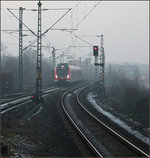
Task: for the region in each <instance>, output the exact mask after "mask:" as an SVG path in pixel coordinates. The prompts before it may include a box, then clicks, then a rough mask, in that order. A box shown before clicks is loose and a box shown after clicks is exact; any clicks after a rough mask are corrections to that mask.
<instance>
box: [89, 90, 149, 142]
mask: <svg viewBox="0 0 150 158" xmlns="http://www.w3.org/2000/svg"><path fill="white" fill-rule="evenodd" d="M94 97H95V95H94V94H93V93H91V92H89V93H88V95H87V100H88V101H89V102H90V103H91V104H92V105H93V107H94V108H95V109H96V110H97V111H98V112H100V113H102V114H103V115H105V116H106V117H108V118H109V119H110V120H112V121H113V122H114V123H116V124H117V125H119V126H120V127H122V128H124V129H125V130H127V131H128V132H130V133H131V134H133V135H134V136H135V137H137V138H138V139H140V140H141V141H143V142H144V143H146V144H148V145H150V140H149V138H148V137H146V136H144V135H143V134H141V133H140V132H139V131H136V130H133V129H132V128H131V127H130V126H128V125H127V124H126V123H125V122H124V121H122V120H120V119H119V118H118V117H116V116H114V115H112V114H111V113H109V112H107V111H105V110H103V109H102V108H101V107H100V106H99V105H98V104H97V103H96V100H95V99H94Z"/></svg>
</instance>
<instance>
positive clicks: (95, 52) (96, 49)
mask: <svg viewBox="0 0 150 158" xmlns="http://www.w3.org/2000/svg"><path fill="white" fill-rule="evenodd" d="M93 55H94V56H98V46H93Z"/></svg>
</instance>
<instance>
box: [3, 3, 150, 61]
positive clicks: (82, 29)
mask: <svg viewBox="0 0 150 158" xmlns="http://www.w3.org/2000/svg"><path fill="white" fill-rule="evenodd" d="M96 3H97V1H96V2H93V1H70V2H68V1H65V2H63V1H42V8H68V7H69V8H73V7H75V6H76V5H78V7H76V8H75V9H74V10H73V11H70V13H68V15H67V16H65V18H63V19H62V20H61V21H60V22H59V23H58V24H57V25H56V26H55V27H54V28H71V27H72V26H75V25H76V24H77V23H78V22H79V21H80V20H81V19H82V18H83V17H84V15H86V14H87V13H88V11H89V10H90V9H92V7H93V6H94V4H96ZM1 7H2V8H19V7H25V8H37V1H32V2H29V1H19V2H18V1H2V2H1ZM13 13H15V14H16V15H17V16H18V11H13ZM63 13H65V11H44V12H43V13H42V15H43V16H42V17H43V18H42V31H45V30H46V29H47V28H48V27H49V26H51V25H52V24H53V23H54V22H55V21H56V20H57V19H58V18H59V17H60V16H61V15H63ZM71 13H72V17H73V18H72V20H71ZM1 16H2V18H1V21H2V26H1V29H17V28H18V21H17V20H16V19H15V18H14V17H13V16H12V15H11V14H10V13H9V12H8V11H6V10H5V9H2V15H1ZM23 19H24V22H25V24H26V25H28V26H29V27H30V28H31V29H33V30H34V31H35V32H37V12H29V11H24V13H23ZM71 21H72V22H71ZM73 34H74V35H100V34H103V35H104V48H105V53H106V62H138V63H149V2H148V1H120V2H119V1H102V2H101V3H100V4H99V5H98V6H97V7H96V8H95V10H94V11H93V12H92V13H91V14H90V15H89V16H88V17H87V18H86V19H85V20H84V21H83V22H82V23H81V24H80V25H79V27H78V30H77V31H75V32H74V33H73ZM14 35H15V36H18V34H14ZM34 39H35V37H34V36H29V37H24V40H25V41H27V43H26V42H25V41H24V46H26V45H28V42H29V40H31V41H32V40H34ZM73 39H74V43H75V45H86V44H85V43H83V42H82V41H80V40H78V39H76V38H74V37H73ZM83 39H84V40H86V41H88V42H89V43H91V44H92V45H100V39H99V38H83ZM2 42H4V44H6V45H7V46H8V50H7V52H8V53H9V54H12V55H14V54H15V55H18V39H17V38H14V37H12V36H10V35H8V34H6V33H3V32H2ZM48 42H50V43H51V45H53V46H55V47H56V48H67V47H68V46H70V45H73V41H72V38H71V35H70V33H68V32H62V31H49V32H48V33H47V34H46V38H43V45H46V43H48ZM8 43H11V44H10V45H8ZM12 43H13V44H15V45H16V46H15V45H12ZM43 53H45V56H46V53H48V51H46V50H44V49H43ZM72 54H74V55H76V56H78V57H79V56H90V55H91V56H92V52H91V50H90V49H89V48H87V49H83V48H82V49H81V48H78V51H77V50H75V49H72ZM47 56H48V54H47Z"/></svg>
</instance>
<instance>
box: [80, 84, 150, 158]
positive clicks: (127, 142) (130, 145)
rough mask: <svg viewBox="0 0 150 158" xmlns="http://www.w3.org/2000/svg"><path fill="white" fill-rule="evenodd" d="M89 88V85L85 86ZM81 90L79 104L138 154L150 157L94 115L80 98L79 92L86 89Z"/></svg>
mask: <svg viewBox="0 0 150 158" xmlns="http://www.w3.org/2000/svg"><path fill="white" fill-rule="evenodd" d="M85 88H87V87H85ZM85 88H84V89H85ZM84 89H82V90H80V91H78V93H77V102H78V104H79V105H80V106H81V107H82V108H83V109H84V110H85V111H86V112H87V113H88V114H89V115H90V116H91V117H92V118H94V119H95V120H96V121H98V123H100V124H101V125H102V126H103V127H105V129H107V130H108V131H110V132H111V133H112V134H114V135H115V136H116V137H118V138H119V139H120V140H121V141H122V142H123V143H126V144H127V145H128V146H129V147H130V148H132V149H133V150H135V151H136V152H137V153H138V154H140V155H141V156H145V157H149V155H148V154H147V153H145V152H144V151H142V150H141V149H139V148H138V147H137V146H135V145H134V144H132V143H131V142H130V141H128V140H127V139H125V138H124V137H122V136H121V135H120V134H118V133H117V132H115V131H114V130H113V129H111V128H110V127H108V126H107V125H106V124H105V123H103V122H102V121H100V120H99V119H98V118H97V117H96V116H94V115H93V114H92V113H91V112H90V111H88V110H87V109H86V108H85V107H84V106H83V104H82V103H81V102H80V100H79V94H80V93H81V92H82V91H83V90H84Z"/></svg>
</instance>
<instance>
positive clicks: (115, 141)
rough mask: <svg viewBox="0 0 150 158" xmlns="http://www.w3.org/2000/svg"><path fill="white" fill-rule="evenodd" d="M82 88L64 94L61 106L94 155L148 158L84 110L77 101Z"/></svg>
mask: <svg viewBox="0 0 150 158" xmlns="http://www.w3.org/2000/svg"><path fill="white" fill-rule="evenodd" d="M84 88H85V87H83V88H76V89H71V90H68V91H67V92H65V93H64V95H63V96H62V98H61V104H62V107H63V110H64V112H65V114H66V115H67V117H68V118H69V120H70V122H71V123H72V125H73V127H74V128H75V129H76V130H77V132H78V133H79V135H80V136H81V137H82V139H83V140H84V141H85V142H86V144H87V145H88V147H89V148H90V150H92V152H93V153H94V155H95V156H99V157H114V156H115V157H117V156H119V157H122V156H126V157H141V156H142V157H149V155H148V154H147V153H145V152H144V151H142V150H141V149H139V148H138V147H137V146H135V145H133V144H132V143H131V142H129V141H128V140H127V139H126V138H124V137H122V136H121V135H120V134H118V133H117V132H115V131H114V130H113V129H111V128H110V127H109V126H108V125H106V124H105V123H104V122H102V121H100V119H98V118H97V117H96V116H95V115H93V114H92V113H90V112H89V111H88V110H87V109H86V108H85V106H84V105H83V104H82V103H81V101H80V99H79V95H80V93H81V92H82V91H83V90H84Z"/></svg>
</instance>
